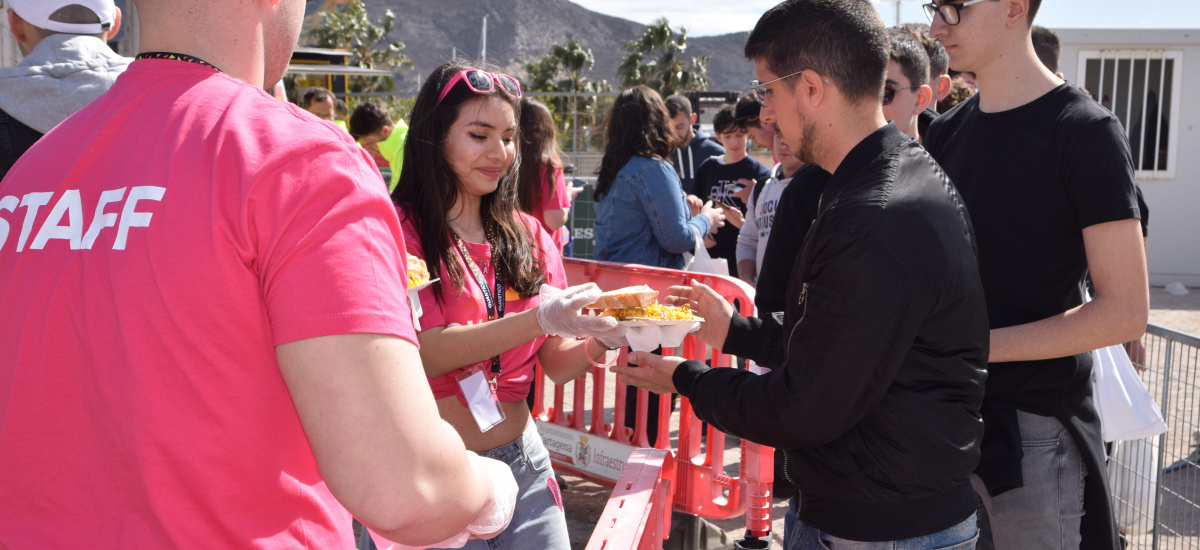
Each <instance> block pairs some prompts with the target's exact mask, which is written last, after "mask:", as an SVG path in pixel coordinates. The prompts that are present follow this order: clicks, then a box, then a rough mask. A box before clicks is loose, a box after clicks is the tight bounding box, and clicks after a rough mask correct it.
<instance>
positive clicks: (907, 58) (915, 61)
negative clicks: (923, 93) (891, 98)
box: [888, 29, 929, 86]
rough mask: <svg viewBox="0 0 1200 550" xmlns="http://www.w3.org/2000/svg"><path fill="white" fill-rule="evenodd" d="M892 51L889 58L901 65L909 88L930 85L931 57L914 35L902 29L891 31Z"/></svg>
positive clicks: (901, 70) (889, 32)
mask: <svg viewBox="0 0 1200 550" xmlns="http://www.w3.org/2000/svg"><path fill="white" fill-rule="evenodd" d="M888 34H889V35H890V36H891V38H892V49H891V51H890V53H889V54H888V57H889V58H890V59H891V60H892V61H895V62H896V63H898V64H899V65H900V72H902V73H904V77H905V78H907V79H908V85H909V86H924V85H925V84H929V56H928V55H926V53H925V48H923V47H921V43H920V42H918V41H917V39H916V38H915V37H913V35H911V34H909V33H907V32H905V31H902V30H900V29H891V30H889V31H888Z"/></svg>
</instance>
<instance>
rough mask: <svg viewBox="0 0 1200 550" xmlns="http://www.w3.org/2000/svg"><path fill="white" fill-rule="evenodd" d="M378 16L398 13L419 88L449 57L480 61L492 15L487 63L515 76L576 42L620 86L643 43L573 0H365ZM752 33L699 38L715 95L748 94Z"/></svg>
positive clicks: (622, 24) (692, 48) (398, 29)
mask: <svg viewBox="0 0 1200 550" xmlns="http://www.w3.org/2000/svg"><path fill="white" fill-rule="evenodd" d="M364 1H365V3H366V5H367V9H368V11H369V12H370V13H371V14H372V17H374V18H378V17H379V16H380V15H382V14H383V12H384V10H386V9H390V10H392V13H394V14H396V25H395V27H394V28H393V30H392V34H393V35H394V36H395V37H396V38H399V39H400V40H403V41H404V44H405V46H406V49H405V52H406V53H407V54H408V56H409V57H412V58H413V60H415V61H416V62H417V73H419V75H420V76H418V75H417V74H414V75H413V76H412V77H411V79H405V85H408V86H414V85H416V84H417V83H418V81H419V79H420V78H423V77H424V75H426V74H428V72H429V71H430V70H431V69H432V68H433V67H436V66H437V65H438V64H440V63H443V62H445V61H447V60H448V59H449V58H450V55H451V51H452V48H457V49H458V51H459V53H460V55H466V56H469V57H470V58H472V59H474V58H477V57H478V56H479V46H480V44H479V38H480V32H479V31H480V27H481V25H482V22H483V15H484V14H487V15H488V20H487V26H488V36H487V46H488V48H487V49H488V54H487V57H488V62H490V63H494V64H497V65H499V66H501V67H503V68H504V69H505V70H507V71H511V72H513V74H516V75H520V74H521V73H522V69H521V66H522V65H523V64H524V63H526V62H528V61H533V60H535V59H537V58H539V57H541V56H542V55H544V54H545V53H546V51H547V50H549V49H550V47H551V46H553V45H555V44H559V43H563V42H565V41H566V40H568V39H570V38H575V39H576V40H578V41H579V42H580V44H582V45H583V46H584V47H587V48H591V49H592V54H593V55H594V56H595V57H596V66H595V67H594V68H593V69H592V74H591V76H592V78H595V79H600V78H604V79H608V80H609V81H615V76H614V75H615V74H616V68H617V64H618V63H619V62H620V59H621V45H622V44H624V43H625V42H627V41H629V40H632V39H633V38H635V37H637V36H638V35H639V34H640V33H641V31H642V28H643V26H642V25H641V24H639V23H635V22H633V21H629V20H626V19H621V18H617V17H611V16H608V15H603V14H599V13H596V12H593V11H589V10H587V9H584V8H583V7H580V6H578V5H576V4H573V3H571V2H568V1H567V0H434V1H432V2H431V1H429V0H364ZM745 38H746V33H745V32H739V33H733V34H727V35H722V36H712V37H704V38H692V39H690V40H689V41H688V44H689V48H688V53H689V54H693V55H710V56H712V59H711V61H710V62H709V76H710V78H711V79H712V89H713V90H743V89H745V88H746V87H747V86H748V83H749V81H750V79H752V78H754V76H753V66H752V65H751V64H750V63H749V62H748V61H746V59H745V58H743V57H742V53H741V52H742V45H743V44H744V43H745Z"/></svg>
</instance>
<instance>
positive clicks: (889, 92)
mask: <svg viewBox="0 0 1200 550" xmlns="http://www.w3.org/2000/svg"><path fill="white" fill-rule="evenodd" d="M918 88H920V86H909V87H907V88H902V87H900V86H897V85H895V84H892V83H891V82H888V83H887V84H884V85H883V104H884V105H891V104H892V102H893V101H895V100H896V92H898V91H900V90H916V89H918Z"/></svg>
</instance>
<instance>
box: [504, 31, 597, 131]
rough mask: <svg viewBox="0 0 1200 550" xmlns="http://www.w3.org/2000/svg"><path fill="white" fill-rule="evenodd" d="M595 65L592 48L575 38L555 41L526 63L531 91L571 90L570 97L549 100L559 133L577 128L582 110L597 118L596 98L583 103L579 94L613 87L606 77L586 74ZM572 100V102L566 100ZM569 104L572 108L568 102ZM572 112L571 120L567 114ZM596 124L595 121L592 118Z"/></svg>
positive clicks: (585, 99) (587, 114) (586, 114)
mask: <svg viewBox="0 0 1200 550" xmlns="http://www.w3.org/2000/svg"><path fill="white" fill-rule="evenodd" d="M595 64H596V59H595V57H593V56H592V50H591V49H590V48H588V49H585V48H584V47H583V46H581V45H580V44H579V41H577V40H575V39H574V38H572V39H570V40H568V41H567V43H566V44H556V45H554V47H552V48H550V51H549V52H547V53H546V55H544V56H542V58H541V59H539V60H537V61H534V62H532V63H526V64H525V73H526V74H527V75H528V78H529V81H530V82H529V89H530V91H537V92H571V93H573V94H575V95H572V96H571V97H570V98H560V99H559V100H557V101H553V102H550V106H551V110H552V111H553V112H554V114H555V118H557V119H558V121H559V128H560V129H561V131H560V132H559V134H560V135H564V136H565V135H566V134H567V133H568V131H572V130H574V129H575V126H576V125H577V124H578V115H579V114H580V109H581V108H582V109H583V110H584V114H585V116H589V117H590V118H592V119H594V118H595V106H596V105H595V103H596V102H595V98H594V97H592V98H586V97H585V98H583V102H582V105H580V95H586V94H588V93H594V92H607V91H610V90H612V86H611V85H609V83H608V82H607V81H605V80H600V81H598V82H594V81H592V80H590V79H588V78H587V76H585V73H587V72H588V71H590V70H591V69H592V66H593V65H595ZM567 99H569V100H570V101H569V102H568V101H566V100H567ZM568 104H569V105H570V107H569V110H568V107H567V105H568ZM568 114H571V115H572V116H571V117H570V118H571V120H570V121H568V117H567V116H566V115H568ZM593 123H594V120H593ZM578 147H579V144H578V143H573V147H572V150H577V149H578Z"/></svg>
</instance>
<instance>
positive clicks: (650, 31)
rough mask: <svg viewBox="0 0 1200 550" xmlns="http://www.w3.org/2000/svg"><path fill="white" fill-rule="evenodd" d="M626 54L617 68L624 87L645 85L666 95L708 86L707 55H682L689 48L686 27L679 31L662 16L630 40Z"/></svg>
mask: <svg viewBox="0 0 1200 550" xmlns="http://www.w3.org/2000/svg"><path fill="white" fill-rule="evenodd" d="M622 49H623V50H625V52H626V54H625V57H624V58H623V59H622V60H621V64H620V65H619V66H618V67H617V77H618V78H620V79H621V86H623V87H626V88H628V87H630V86H636V85H638V84H645V85H646V86H649V87H651V88H654V89H655V90H658V92H659V93H660V94H662V95H663V96H664V97H665V96H668V95H671V94H673V93H675V92H680V91H685V90H703V89H706V88H708V56H707V55H702V56H697V57H691V58H688V59H686V60H685V59H684V58H683V53H684V52H685V51H686V50H687V29H684V28H682V27H680V28H679V33H678V34H676V33H675V32H674V31H673V30H671V24H670V23H669V22H668V21H667V18H665V17H663V18H660V19H658V20H657V21H655V22H654V23H653V24H651V25H650V26H648V27H646V30H645V31H643V32H642V36H641V37H639V38H637V39H635V40H631V41H629V42H627V43H626V44H625V46H624V47H622Z"/></svg>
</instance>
